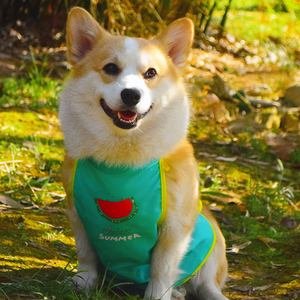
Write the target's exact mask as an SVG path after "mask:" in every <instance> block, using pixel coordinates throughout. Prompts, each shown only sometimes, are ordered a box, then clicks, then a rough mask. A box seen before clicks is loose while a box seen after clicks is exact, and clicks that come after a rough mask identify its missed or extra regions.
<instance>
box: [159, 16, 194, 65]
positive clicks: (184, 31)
mask: <svg viewBox="0 0 300 300" xmlns="http://www.w3.org/2000/svg"><path fill="white" fill-rule="evenodd" d="M193 38H194V24H193V22H192V21H191V20H190V19H188V18H182V19H178V20H176V21H174V22H173V23H172V24H171V25H169V26H168V27H167V28H166V29H165V30H164V31H163V32H161V33H160V34H159V35H157V36H156V37H155V40H157V41H158V42H159V43H160V44H161V45H162V46H163V48H164V49H165V50H166V52H167V54H168V55H169V56H170V57H171V59H172V61H173V63H174V64H175V65H176V66H177V67H178V68H183V67H184V66H185V64H186V61H187V58H188V55H189V52H190V48H191V45H192V42H193Z"/></svg>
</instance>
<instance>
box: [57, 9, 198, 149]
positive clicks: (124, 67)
mask: <svg viewBox="0 0 300 300" xmlns="http://www.w3.org/2000/svg"><path fill="white" fill-rule="evenodd" d="M66 39H67V49H68V50H67V53H68V59H69V62H70V63H71V65H72V66H73V73H72V75H71V76H70V79H69V81H68V82H67V84H66V87H65V91H64V92H63V94H62V97H61V106H60V119H61V122H62V127H63V131H64V133H65V138H66V141H67V140H68V135H69V133H68V132H67V131H68V130H67V127H68V126H69V125H68V124H66V123H67V122H65V119H70V115H72V117H73V118H74V117H75V118H76V121H74V124H73V125H74V126H75V125H76V126H77V127H79V125H78V124H79V123H82V124H81V125H82V127H85V128H86V129H87V131H88V132H89V133H88V134H89V135H90V137H91V135H94V137H95V139H96V140H97V138H98V137H97V135H100V134H101V135H102V136H105V133H104V131H105V132H106V133H107V132H109V136H108V135H107V136H106V137H105V138H107V139H110V141H111V142H112V141H113V136H115V137H116V136H118V142H119V143H120V138H121V139H122V138H123V139H124V137H125V138H126V139H127V140H128V136H133V135H134V134H133V132H143V133H147V128H149V127H152V128H153V127H155V126H157V125H160V126H167V127H170V124H167V123H166V116H162V111H163V110H164V109H168V107H169V108H170V112H169V113H171V114H172V109H171V107H174V109H175V106H177V108H176V111H177V112H176V113H175V112H174V111H173V113H174V115H173V116H172V115H171V116H169V117H168V118H177V119H180V111H178V110H181V114H182V117H183V119H188V112H186V111H187V109H184V107H185V106H186V105H187V104H186V103H185V102H186V99H185V92H184V88H183V85H182V83H181V79H180V77H181V75H182V74H181V73H182V71H183V70H184V67H185V65H186V61H187V57H188V54H189V50H190V46H191V43H192V39H193V24H192V22H191V21H190V20H189V19H186V18H184V19H179V20H177V21H175V22H174V23H172V24H171V25H170V26H169V27H167V28H166V29H165V30H164V31H163V32H162V33H160V34H159V35H158V36H156V37H155V38H153V39H151V40H144V39H139V38H129V37H124V36H112V35H111V34H109V33H108V32H107V31H105V30H104V29H102V28H101V26H100V25H99V24H98V23H97V22H96V21H95V20H94V19H93V18H92V17H91V15H90V14H89V13H88V12H87V11H85V10H84V9H81V8H78V7H77V8H74V9H72V10H71V12H70V14H69V19H68V23H67V37H66ZM177 102H178V103H177ZM180 102H181V104H179V103H180ZM66 103H68V104H66ZM183 103H185V104H184V106H183ZM66 110H68V112H66ZM67 114H69V117H67ZM88 119H89V120H88ZM178 121H179V122H180V120H178ZM68 123H70V120H69V121H68ZM155 123H161V124H155ZM171 123H172V122H171ZM186 123H187V122H186V121H185V122H184V124H182V125H181V126H182V127H184V130H183V131H184V132H186V127H187V124H186ZM65 124H66V125H65ZM74 126H73V127H74ZM76 126H75V127H76ZM69 127H70V126H69ZM78 130H79V129H78ZM137 134H138V133H135V135H137ZM179 135H180V133H179ZM135 138H137V136H135ZM181 138H182V137H181ZM81 142H84V141H81ZM108 143H110V142H109V141H108ZM131 143H132V142H131ZM111 146H112V145H111Z"/></svg>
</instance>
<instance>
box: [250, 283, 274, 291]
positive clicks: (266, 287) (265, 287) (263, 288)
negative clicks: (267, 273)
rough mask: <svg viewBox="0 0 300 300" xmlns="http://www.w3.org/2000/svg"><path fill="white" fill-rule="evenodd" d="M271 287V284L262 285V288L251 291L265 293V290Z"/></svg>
mask: <svg viewBox="0 0 300 300" xmlns="http://www.w3.org/2000/svg"><path fill="white" fill-rule="evenodd" d="M272 286H273V284H268V285H263V286H260V287H254V288H253V291H265V290H267V289H269V288H270V287H272Z"/></svg>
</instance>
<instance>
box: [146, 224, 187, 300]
mask: <svg viewBox="0 0 300 300" xmlns="http://www.w3.org/2000/svg"><path fill="white" fill-rule="evenodd" d="M174 225H175V224H173V226H165V227H164V228H163V229H162V231H161V233H160V236H159V240H158V242H157V245H156V246H155V249H154V251H153V254H152V259H151V279H150V281H149V284H148V286H147V289H146V291H145V298H146V299H162V300H170V299H171V296H172V288H173V285H174V283H175V282H176V278H177V274H178V272H179V270H178V266H179V263H180V261H181V259H182V257H183V255H184V254H185V252H186V250H187V248H188V245H189V242H190V235H191V234H190V233H187V232H186V229H185V228H184V227H183V226H182V224H178V223H177V224H176V225H175V226H174Z"/></svg>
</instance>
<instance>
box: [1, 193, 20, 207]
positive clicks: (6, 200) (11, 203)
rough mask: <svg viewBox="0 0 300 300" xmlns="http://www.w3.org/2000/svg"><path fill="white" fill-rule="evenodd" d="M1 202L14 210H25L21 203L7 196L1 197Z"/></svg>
mask: <svg viewBox="0 0 300 300" xmlns="http://www.w3.org/2000/svg"><path fill="white" fill-rule="evenodd" d="M0 202H1V203H3V204H6V205H9V206H10V207H12V208H23V207H24V206H23V205H22V204H20V203H19V202H17V201H15V200H13V199H11V198H10V197H7V196H5V195H0Z"/></svg>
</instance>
